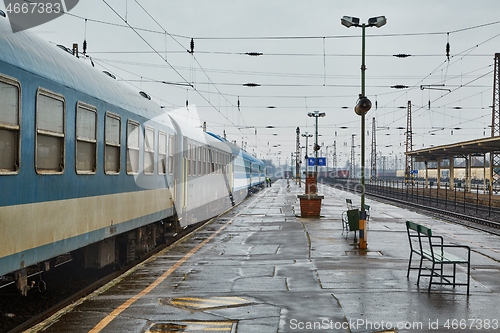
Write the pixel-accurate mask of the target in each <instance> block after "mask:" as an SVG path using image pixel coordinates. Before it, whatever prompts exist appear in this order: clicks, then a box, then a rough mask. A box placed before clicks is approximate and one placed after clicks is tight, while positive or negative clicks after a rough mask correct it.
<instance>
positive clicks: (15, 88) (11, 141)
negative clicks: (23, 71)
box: [0, 76, 21, 175]
mask: <svg viewBox="0 0 500 333" xmlns="http://www.w3.org/2000/svg"><path fill="white" fill-rule="evenodd" d="M20 91H21V85H20V84H19V82H17V81H16V80H14V79H10V78H6V77H3V76H0V101H2V103H0V174H3V175H6V174H7V175H8V174H16V173H17V172H18V171H19V143H20V140H19V137H20V135H19V134H20V130H21V126H20V123H19V119H20V118H21V117H20V112H21V107H20V106H21V93H20Z"/></svg>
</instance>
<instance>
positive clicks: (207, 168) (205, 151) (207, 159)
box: [203, 148, 210, 175]
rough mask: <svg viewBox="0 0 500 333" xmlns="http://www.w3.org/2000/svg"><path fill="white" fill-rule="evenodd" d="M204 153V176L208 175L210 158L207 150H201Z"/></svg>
mask: <svg viewBox="0 0 500 333" xmlns="http://www.w3.org/2000/svg"><path fill="white" fill-rule="evenodd" d="M203 151H204V153H205V175H208V174H209V173H210V156H209V155H208V148H203Z"/></svg>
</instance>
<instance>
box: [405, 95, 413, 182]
mask: <svg viewBox="0 0 500 333" xmlns="http://www.w3.org/2000/svg"><path fill="white" fill-rule="evenodd" d="M411 123H412V122H411V101H408V108H407V113H406V164H405V180H406V183H407V184H408V181H409V180H410V178H411V179H412V180H413V175H411V174H410V173H411V171H412V170H413V163H412V162H413V161H412V158H411V156H409V155H408V153H409V152H410V151H412V150H413V144H412V139H413V131H412V125H411Z"/></svg>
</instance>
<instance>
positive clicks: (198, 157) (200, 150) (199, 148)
mask: <svg viewBox="0 0 500 333" xmlns="http://www.w3.org/2000/svg"><path fill="white" fill-rule="evenodd" d="M201 152H202V148H201V146H200V147H198V155H197V156H196V159H197V160H198V175H201V174H202V172H201V164H202V161H201Z"/></svg>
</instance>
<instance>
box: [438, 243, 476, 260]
mask: <svg viewBox="0 0 500 333" xmlns="http://www.w3.org/2000/svg"><path fill="white" fill-rule="evenodd" d="M432 247H433V248H440V249H441V254H443V253H444V249H445V248H454V249H464V250H467V261H468V262H470V247H469V246H467V245H454V244H433V245H432ZM450 254H451V253H450Z"/></svg>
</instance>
